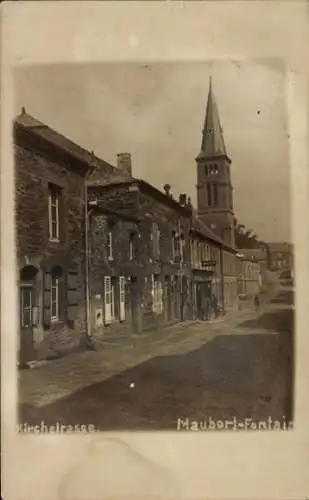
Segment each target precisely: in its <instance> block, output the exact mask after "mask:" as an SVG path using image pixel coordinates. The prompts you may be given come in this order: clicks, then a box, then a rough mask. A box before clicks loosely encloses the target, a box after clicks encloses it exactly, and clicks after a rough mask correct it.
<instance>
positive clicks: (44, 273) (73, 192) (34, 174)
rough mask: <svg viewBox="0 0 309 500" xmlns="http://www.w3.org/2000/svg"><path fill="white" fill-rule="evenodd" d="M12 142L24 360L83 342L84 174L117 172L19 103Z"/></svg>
mask: <svg viewBox="0 0 309 500" xmlns="http://www.w3.org/2000/svg"><path fill="white" fill-rule="evenodd" d="M13 141H14V156H15V183H16V263H17V274H18V276H17V277H18V295H19V312H20V343H19V345H20V349H19V351H20V353H19V357H20V363H21V364H23V363H25V362H27V361H30V360H33V359H36V358H48V357H53V356H59V355H61V354H62V353H64V352H66V351H68V350H74V349H77V348H79V346H80V345H82V344H84V343H85V339H86V332H87V325H86V323H87V321H86V320H87V317H86V315H87V310H86V309H87V308H86V297H85V279H84V278H85V230H84V227H85V206H86V205H85V203H86V191H85V179H86V178H87V177H90V176H91V175H94V176H96V175H99V176H101V177H102V176H104V177H105V178H108V177H109V176H113V175H114V174H115V172H117V170H116V169H114V168H113V167H112V166H111V165H109V164H108V163H106V162H104V161H102V160H99V159H98V158H97V159H96V157H95V156H94V155H93V154H91V153H89V152H87V151H86V150H84V149H83V148H81V147H79V146H78V145H77V144H74V143H73V142H71V141H69V140H68V139H66V138H65V137H63V136H62V135H61V134H58V133H57V132H55V131H54V130H52V129H51V128H49V127H47V126H46V125H44V124H43V123H42V122H40V121H38V120H37V119H35V118H33V117H32V116H30V115H29V114H27V113H26V110H25V109H22V112H21V114H20V115H19V116H18V117H17V118H16V119H15V121H14V124H13ZM94 160H95V162H94ZM94 163H95V164H94ZM120 174H121V173H120Z"/></svg>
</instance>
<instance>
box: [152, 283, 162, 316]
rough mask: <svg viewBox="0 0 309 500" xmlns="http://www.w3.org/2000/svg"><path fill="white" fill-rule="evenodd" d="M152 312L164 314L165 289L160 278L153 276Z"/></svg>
mask: <svg viewBox="0 0 309 500" xmlns="http://www.w3.org/2000/svg"><path fill="white" fill-rule="evenodd" d="M151 279H152V310H153V312H154V313H156V314H162V312H163V288H162V283H161V281H160V280H159V276H158V275H156V274H153V275H152V277H151Z"/></svg>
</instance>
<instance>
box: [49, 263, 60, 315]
mask: <svg viewBox="0 0 309 500" xmlns="http://www.w3.org/2000/svg"><path fill="white" fill-rule="evenodd" d="M59 304H60V301H59V275H58V274H57V273H55V272H53V273H52V275H51V286H50V313H51V315H50V319H51V320H52V321H57V320H59V309H60V308H59Z"/></svg>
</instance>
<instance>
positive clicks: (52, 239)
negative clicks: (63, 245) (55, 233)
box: [48, 238, 60, 243]
mask: <svg viewBox="0 0 309 500" xmlns="http://www.w3.org/2000/svg"><path fill="white" fill-rule="evenodd" d="M48 241H49V243H60V239H59V238H49V240H48Z"/></svg>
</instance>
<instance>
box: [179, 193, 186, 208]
mask: <svg viewBox="0 0 309 500" xmlns="http://www.w3.org/2000/svg"><path fill="white" fill-rule="evenodd" d="M186 204H187V195H186V194H185V193H182V194H180V195H179V205H181V206H182V207H185V206H186Z"/></svg>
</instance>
